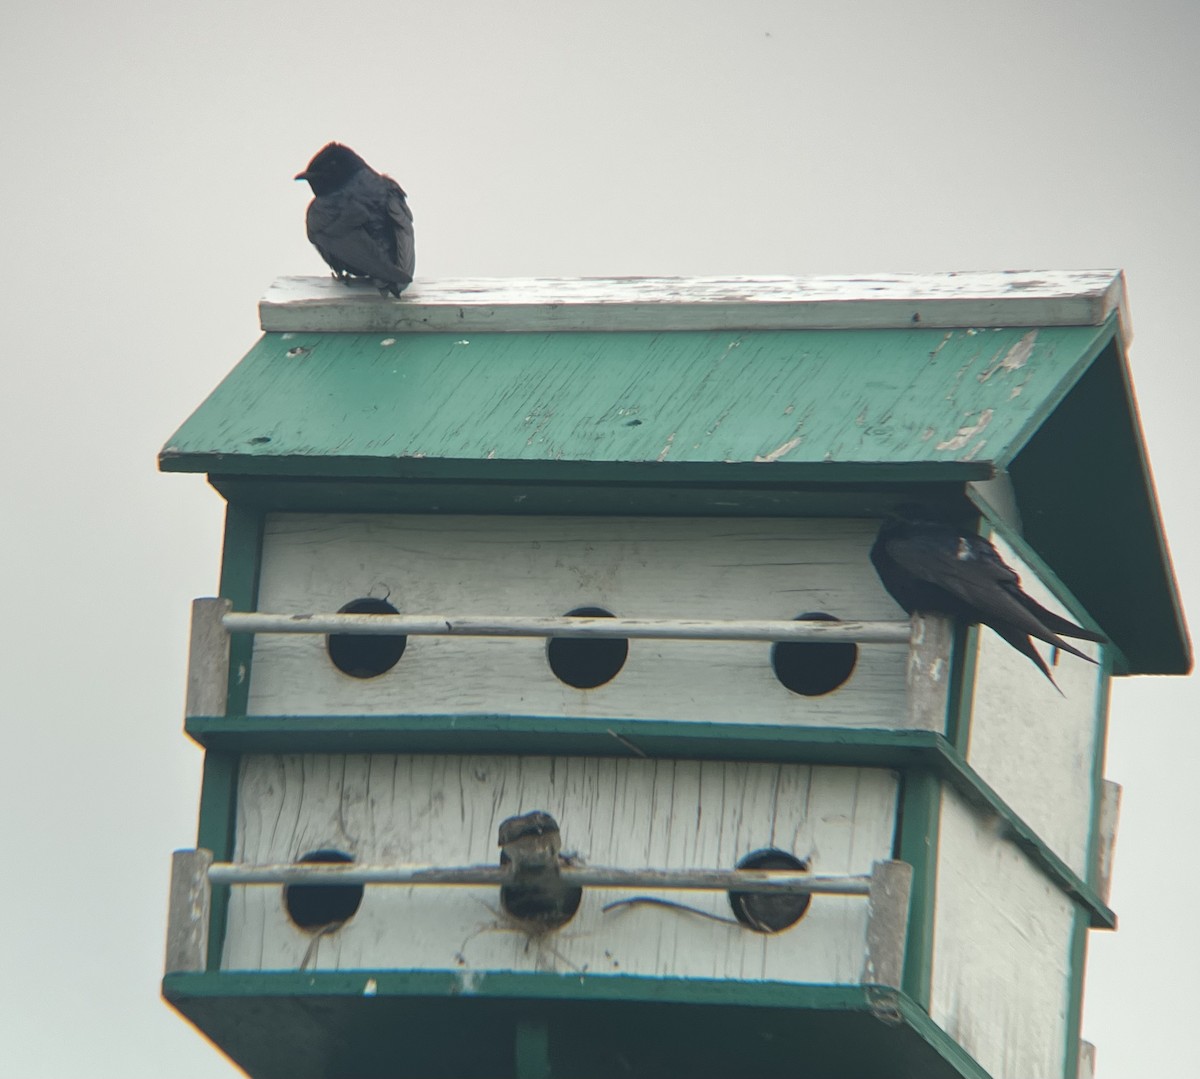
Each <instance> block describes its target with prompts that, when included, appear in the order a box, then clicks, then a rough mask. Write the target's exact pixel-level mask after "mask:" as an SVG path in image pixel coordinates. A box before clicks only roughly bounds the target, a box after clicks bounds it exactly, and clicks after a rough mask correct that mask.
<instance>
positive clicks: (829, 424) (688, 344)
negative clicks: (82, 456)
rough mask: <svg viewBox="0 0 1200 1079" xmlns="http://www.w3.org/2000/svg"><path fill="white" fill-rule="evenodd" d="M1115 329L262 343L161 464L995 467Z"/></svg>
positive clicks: (332, 338)
mask: <svg viewBox="0 0 1200 1079" xmlns="http://www.w3.org/2000/svg"><path fill="white" fill-rule="evenodd" d="M1115 332H1116V320H1115V317H1114V318H1112V319H1110V320H1109V322H1107V323H1105V324H1104V325H1103V326H1065V327H1054V328H1041V329H1039V328H1029V327H1023V328H993V329H988V330H976V329H951V330H943V329H927V328H924V327H919V326H918V327H914V328H909V329H902V330H775V331H770V330H758V331H737V330H734V331H675V332H649V331H645V332H624V333H612V332H592V333H571V332H566V333H564V332H540V333H538V332H529V333H473V334H471V335H469V337H465V336H462V335H459V334H455V333H408V334H405V333H400V334H397V335H395V336H389V337H381V335H380V334H377V333H375V334H373V333H294V334H281V333H268V334H266V335H264V337H263V338H262V339H261V340H260V341H259V342H258V343H257V344H256V345H255V346H254V348H253V349H251V351H250V353H249V354H248V355H247V356H246V357H245V359H243V360H242V362H241V363H240V364H238V366H237V367H236V368H234V370H233V371H232V372H231V373H230V375H229V376H227V377H226V379H225V380H224V381H223V382H222V383H221V384H220V385H219V386H218V387H217V388H216V389H215V390H214V391H213V393H212V394H211V395H210V396H209V398H208V399H207V400H206V401H205V402H204V403H203V404H202V405H201V406H200V407H199V409H197V411H196V412H195V413H194V414H193V416H192V417H191V418H190V419H189V420H188V421H187V422H186V423H185V424H184V425H183V426H182V427H181V428H180V429H179V430H178V431H177V432H176V433H175V434H174V435H173V436H172V437H171V438H170V439H169V440H168V442H167V445H166V446H165V447H164V449H163V451H162V454H161V455H160V465H161V467H162V468H163V469H164V470H166V471H205V472H223V473H227V474H233V473H257V474H264V473H272V472H273V473H276V474H291V475H308V476H318V475H331V476H333V475H337V476H364V475H405V474H410V475H419V474H425V475H430V476H434V475H457V476H460V477H465V476H467V475H472V474H473V475H475V476H476V477H478V478H485V477H492V476H503V475H508V474H510V473H511V469H510V468H507V467H505V462H509V463H514V464H515V463H518V462H520V463H525V464H532V463H536V462H542V463H545V464H549V465H552V466H554V467H553V468H552V469H550V470H548V471H547V475H548V476H552V475H553V474H554V472H555V470H557V471H558V472H559V473H560V474H561V473H562V471H563V470H564V468H565V466H566V465H567V464H569V463H586V464H591V465H598V464H602V463H609V464H621V465H623V466H630V465H637V464H642V465H649V466H653V467H655V468H656V469H657V470H658V471H660V472H662V471H667V472H670V471H673V470H675V469H676V468H677V467H678V466H680V465H697V464H700V465H723V464H737V463H744V464H751V465H754V466H756V470H757V471H759V472H763V471H766V472H769V473H771V474H772V475H771V478H773V479H776V480H787V479H794V478H801V476H800V475H797V473H798V472H804V471H807V472H809V473H810V474H811V475H812V476H813V477H814V478H823V474H824V473H826V472H828V471H829V470H828V469H826V468H816V469H813V468H811V467H810V468H809V469H797V468H796V466H799V465H808V466H825V465H828V464H830V463H838V464H859V465H867V466H875V465H895V464H940V465H950V466H954V465H962V464H964V463H966V464H970V463H971V462H975V461H979V462H983V461H994V460H996V459H997V457H998V455H1000V454H1002V453H1003V452H1004V451H1005V449H1006V448H1007V447H1009V446H1010V445H1011V444H1012V442H1013V440H1014V439H1015V438H1017V437H1018V436H1019V435H1020V434H1021V433H1022V432H1023V431H1025V430H1026V429H1027V427H1028V425H1029V421H1030V420H1031V418H1032V417H1034V416H1035V415H1037V414H1038V412H1039V409H1040V408H1041V406H1042V404H1043V402H1044V401H1045V400H1046V399H1047V398H1057V397H1058V396H1060V395H1061V392H1062V390H1061V386H1062V383H1063V382H1064V380H1068V379H1071V380H1073V378H1074V377H1076V373H1077V369H1078V368H1079V366H1080V364H1081V363H1082V362H1085V358H1086V357H1088V356H1090V355H1092V354H1094V352H1095V350H1096V349H1097V348H1098V346H1099V343H1100V342H1102V341H1103V340H1106V339H1108V338H1111V337H1112V335H1113V334H1114V333H1115ZM851 376H852V377H851ZM985 431H986V435H985V433H984V432H985ZM984 471H985V472H986V471H990V470H989V469H987V468H985V469H984ZM960 474H961V470H960ZM830 478H831V479H832V478H833V477H830Z"/></svg>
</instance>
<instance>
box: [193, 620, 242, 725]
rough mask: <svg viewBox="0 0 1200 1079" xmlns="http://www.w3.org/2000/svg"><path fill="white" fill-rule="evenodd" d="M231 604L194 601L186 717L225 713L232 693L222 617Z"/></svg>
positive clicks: (227, 642) (225, 634)
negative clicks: (229, 695)
mask: <svg viewBox="0 0 1200 1079" xmlns="http://www.w3.org/2000/svg"><path fill="white" fill-rule="evenodd" d="M232 607H233V604H232V603H230V601H229V600H227V599H212V598H207V599H196V600H192V624H191V636H190V641H189V644H188V675H187V699H186V702H185V704H184V715H186V716H223V715H224V714H225V704H226V699H227V695H228V692H229V634H228V633H226V632H225V627H224V626H223V625H222V624H221V619H222V618H223V617H224V615H225V614H227V613H228V612H229V611H230V610H231V609H232Z"/></svg>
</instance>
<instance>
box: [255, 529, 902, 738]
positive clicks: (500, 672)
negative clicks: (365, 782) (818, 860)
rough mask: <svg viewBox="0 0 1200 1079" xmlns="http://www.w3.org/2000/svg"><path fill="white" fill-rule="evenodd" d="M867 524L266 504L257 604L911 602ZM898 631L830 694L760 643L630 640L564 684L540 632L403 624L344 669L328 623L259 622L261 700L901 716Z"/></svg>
mask: <svg viewBox="0 0 1200 1079" xmlns="http://www.w3.org/2000/svg"><path fill="white" fill-rule="evenodd" d="M875 529H876V524H875V522H872V521H860V520H789V519H756V520H747V521H728V520H721V519H711V518H704V519H690V520H689V519H663V518H650V519H647V518H641V519H622V518H603V519H589V518H578V517H574V518H515V517H418V516H411V517H410V516H385V515H360V516H355V515H346V516H334V515H314V514H273V515H271V516H270V517H269V519H268V522H267V527H266V533H265V536H264V540H263V552H264V553H263V571H262V580H261V584H260V588H259V606H260V608H261V609H262V610H266V611H272V612H279V613H306V612H307V613H312V612H331V611H336V610H337V609H338V608H340V607H341V606H342V605H343V604H345V603H346V602H348V601H349V600H351V599H354V598H356V597H359V596H365V595H371V596H375V597H389V598H390V602H391V603H392V604H393V605H394V606H396V607H397V608H398V609H399V610H401V611H403V612H404V613H406V614H441V615H447V616H453V615H471V614H478V615H484V614H492V615H506V614H511V615H561V614H566V613H567V612H568V611H570V610H573V609H576V608H578V607H581V606H599V607H603V608H605V609H607V610H610V611H612V612H613V613H614V614H618V615H623V616H628V617H637V618H674V617H678V618H689V617H701V618H705V617H710V618H778V619H790V618H793V617H795V616H796V615H798V614H801V613H804V612H809V611H827V612H829V613H831V614H834V615H836V616H838V617H841V618H847V619H849V618H863V619H890V618H896V617H902V615H903V613H902V612H899V611H898V609H897V608H896V606H895V605H894V604H893V603H892V601H891V599H890V598H889V597H888V596H887V594H886V593H885V592H884V591H883V589H882V587H881V586H880V584H879V582H878V580H877V578H876V577H875V574H874V572H873V571H872V570H871V568H870V562H869V561H868V559H867V551H868V549H869V547H870V545H871V542H872V540H873V538H874V534H875ZM906 659H907V651H906V649H905V647H904V646H903V645H862V646H861V647H860V649H859V659H858V665H857V667H856V669H855V671H854V673H853V674H852V675H851V677H850V679H849V680H848V681H847V682H846V683H845V684H844V685H843V686H842V687H841V688H840V689H837V690H835V691H834V692H832V693H829V694H826V695H825V696H821V697H804V696H800V695H798V694H796V693H793V692H791V691H790V690H788V689H786V688H785V687H784V686H783V685H782V684H781V683H780V682H779V681H778V679H776V677H775V675H774V672H773V670H772V668H771V646H770V645H769V644H765V643H757V644H756V643H744V642H704V641H700V642H696V641H650V640H645V641H632V642H630V647H629V656H628V659H627V660H626V663H625V666H624V667H623V668H622V670H621V671H620V673H618V674H617V676H616V677H615V678H614V679H613V680H612V681H611V682H609V683H607V684H605V685H602V686H598V687H596V688H594V689H589V690H580V689H575V688H573V687H571V686H568V685H566V684H564V683H562V682H560V681H559V680H558V679H557V678H556V677H555V676H554V674H553V673H552V672H551V670H550V667H549V665H548V663H547V660H546V645H545V643H544V642H543V641H540V640H533V639H524V640H522V639H496V638H452V637H442V638H438V637H421V638H417V637H414V638H410V639H409V642H408V647H407V649H406V650H405V652H404V656H403V658H402V659H401V660H400V662H399V663H398V664H397V665H396V667H394V668H393V669H392V670H391V671H390V672H388V673H386V674H384V675H382V676H380V677H378V678H374V679H369V680H363V679H356V678H351V677H348V676H347V675H345V674H343V673H341V672H340V671H339V670H337V668H336V667H334V665H333V664H332V663H331V662H330V660H329V658H328V656H327V654H326V651H325V641H324V638H323V637H320V636H313V637H295V636H279V635H276V636H267V635H259V636H258V637H257V638H256V642H255V651H254V663H253V667H252V670H253V675H252V683H251V691H250V710H251V711H252V712H253V713H257V714H264V715H265V714H297V715H299V714H305V713H307V714H318V715H320V714H389V713H396V714H429V713H434V714H445V713H479V714H491V713H501V714H504V713H509V714H514V715H551V716H560V715H561V716H606V717H613V718H634V719H636V718H650V719H689V720H710V721H721V722H748V723H751V722H753V723H763V722H769V723H805V724H809V723H811V724H828V725H836V726H843V727H869V726H904V725H906V724H908V723H910V722H916V721H920V719H921V717H920V716H916V717H914V719H913V720H910V719H909V717H908V715H907V713H906V705H905V666H906Z"/></svg>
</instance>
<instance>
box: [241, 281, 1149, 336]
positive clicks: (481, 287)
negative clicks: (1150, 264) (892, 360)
mask: <svg viewBox="0 0 1200 1079" xmlns="http://www.w3.org/2000/svg"><path fill="white" fill-rule="evenodd" d="M1113 311H1119V312H1120V316H1121V330H1122V335H1123V337H1124V339H1125V340H1126V342H1128V340H1129V337H1130V335H1131V334H1130V323H1129V317H1128V311H1127V310H1126V306H1125V278H1124V274H1123V273H1122V272H1121V271H1120V270H1005V271H1000V272H980V271H967V272H962V273H896V274H869V275H862V276H849V275H847V276H813V277H575V278H541V277H476V278H471V277H461V278H444V279H441V280H421V279H418V280H416V281H414V282H413V284H412V285H411V286H410V287H409V288H408V289H407V290H406V291H405V292H404V293H403V294H402V295H401V297H400V298H399V299H393V298H392V297H383V296H380V295H379V294H378V293H377V292H376V290H375V289H374V288H373V287H371V286H370V285H369V284H355V285H352V286H346V285H343V284H341V283H339V282H337V281H335V280H334V279H333V278H332V277H281V278H279V280H277V281H276V282H275V283H274V284H273V285H272V286H271V287H270V289H269V290H268V291H267V294H266V296H264V297H263V299H262V301H261V302H260V304H259V316H260V319H261V321H262V328H263V329H264V330H270V331H285V332H287V331H292V332H344V333H411V332H422V331H424V332H436V333H459V332H472V333H480V332H485V331H492V332H496V331H526V332H545V331H551V330H560V331H599V330H814V329H826V330H828V329H900V328H913V327H915V326H924V327H933V328H947V329H948V328H957V327H980V328H982V327H993V326H1031V327H1032V326H1038V327H1041V326H1098V325H1100V324H1101V323H1103V322H1104V321H1105V320H1106V319H1107V318H1108V317H1109V315H1111V314H1112V312H1113Z"/></svg>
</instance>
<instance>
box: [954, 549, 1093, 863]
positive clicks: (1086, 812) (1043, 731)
mask: <svg viewBox="0 0 1200 1079" xmlns="http://www.w3.org/2000/svg"><path fill="white" fill-rule="evenodd" d="M994 542H995V544H996V548H997V550H998V551H999V552H1000V555H1001V557H1002V558H1003V559H1004V560H1005V561H1006V562H1007V563H1008V564H1009V565H1010V566H1012V567H1013V569H1015V570H1016V571H1017V573H1019V574H1020V576H1021V585H1022V587H1023V588H1024V589H1025V591H1026V592H1028V593H1029V595H1031V596H1032V597H1033V598H1034V599H1036V600H1037V601H1038V602H1039V603H1041V604H1042V605H1043V606H1045V607H1048V608H1049V609H1050V610H1053V611H1056V612H1058V613H1060V614H1063V615H1065V616H1066V617H1068V618H1069V617H1071V615H1070V612H1069V611H1067V610H1066V609H1065V608H1064V607H1063V606H1062V604H1061V603H1059V602H1058V601H1057V600H1055V598H1054V596H1053V595H1052V594H1051V593H1050V591H1049V590H1048V589H1047V588H1045V587H1044V586H1043V585H1042V584H1041V583H1040V582H1039V581H1038V579H1037V576H1036V575H1035V573H1034V572H1033V570H1032V569H1030V568H1029V566H1027V565H1026V564H1025V563H1024V562H1022V561H1021V559H1020V558H1019V557H1018V556H1017V554H1016V552H1015V551H1013V549H1012V548H1011V547H1010V546H1008V544H1006V543H1004V541H1003V540H1001V539H999V538H998V537H997V538H996V539H995V540H994ZM1072 643H1073V644H1075V645H1076V646H1077V647H1078V648H1079V650H1080V651H1081V652H1084V653H1086V654H1087V655H1090V656H1094V657H1097V658H1098V657H1099V655H1100V649H1099V647H1098V646H1097V645H1094V644H1091V643H1090V642H1088V641H1073V642H1072ZM1037 647H1038V648H1039V649H1040V650H1041V652H1042V655H1043V656H1044V657H1047V662H1049V663H1051V668H1050V669H1051V672H1052V673H1053V675H1054V679H1055V681H1056V682H1057V683H1058V685H1059V687H1060V688H1061V689H1062V693H1061V694H1060V693H1059V692H1057V691H1056V690H1055V688H1054V687H1053V686H1052V685H1051V684H1050V683H1049V682H1048V681H1046V679H1045V677H1043V675H1042V673H1041V672H1040V671H1039V670H1038V669H1037V668H1036V667H1034V665H1033V664H1032V663H1030V661H1029V660H1028V659H1026V658H1025V657H1024V656H1022V655H1021V654H1020V653H1018V652H1016V651H1015V650H1014V649H1013V648H1011V647H1010V646H1009V645H1007V644H1006V643H1005V642H1004V641H1002V640H1001V639H1000V638H999V637H998V636H997V635H996V634H995V633H993V632H992V631H991V630H989V629H986V628H984V629H981V630H980V632H979V655H978V661H977V663H976V672H975V693H974V700H973V702H972V707H971V739H970V744H969V747H968V751H967V759H968V761H969V762H970V763H971V765H972V766H973V767H974V768H975V769H976V770H977V771H978V772H979V774H980V775H981V776H982V777H983V778H984V779H985V780H986V781H987V782H988V783H989V784H990V785H991V786H992V787H993V788H994V789H995V791H996V793H997V794H999V795H1000V797H1001V798H1003V799H1004V800H1005V801H1006V802H1008V804H1009V805H1011V806H1012V808H1013V809H1014V810H1016V812H1017V813H1018V814H1019V815H1020V816H1022V817H1023V818H1024V819H1025V821H1026V822H1027V823H1028V824H1029V825H1030V826H1031V827H1032V828H1033V829H1034V831H1036V832H1037V833H1038V834H1039V835H1040V836H1041V837H1042V839H1043V840H1044V841H1045V843H1046V845H1047V846H1049V847H1050V848H1051V849H1052V850H1053V851H1054V852H1055V853H1056V854H1057V855H1058V856H1059V857H1060V858H1062V860H1063V861H1064V862H1066V863H1067V865H1069V866H1070V867H1071V868H1072V869H1073V870H1075V872H1076V873H1078V874H1079V875H1080V876H1081V877H1084V878H1085V879H1086V878H1087V875H1088V864H1087V859H1088V838H1089V834H1090V831H1091V827H1092V818H1093V805H1094V802H1095V798H1096V791H1095V789H1094V781H1093V766H1094V755H1095V754H1096V753H1097V752H1102V751H1103V747H1102V746H1097V745H1096V709H1097V708H1098V707H1101V697H1100V694H1101V693H1102V690H1103V685H1102V678H1103V676H1102V674H1101V673H1100V669H1099V667H1096V666H1093V665H1092V664H1090V663H1086V662H1085V661H1083V660H1081V659H1078V658H1077V657H1075V656H1070V655H1066V654H1064V653H1060V654H1059V655H1058V657H1057V660H1055V659H1053V658H1051V651H1052V650H1051V649H1050V648H1049V646H1044V645H1041V644H1040V643H1039V644H1038V645H1037Z"/></svg>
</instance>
